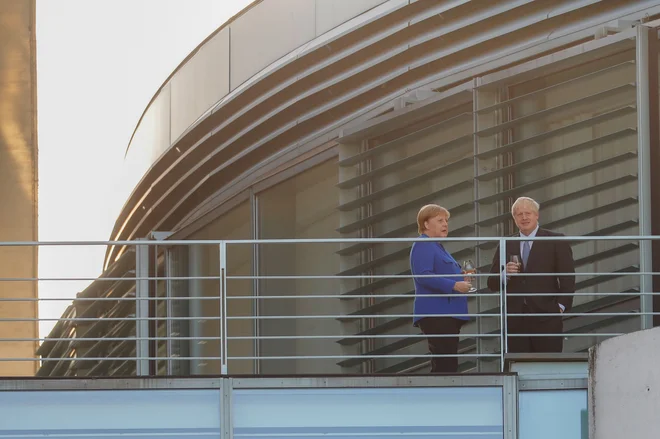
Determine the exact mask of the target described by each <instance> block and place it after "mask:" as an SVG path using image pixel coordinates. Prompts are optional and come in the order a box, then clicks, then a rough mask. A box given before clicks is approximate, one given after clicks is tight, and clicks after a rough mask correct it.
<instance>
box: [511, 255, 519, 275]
mask: <svg viewBox="0 0 660 439" xmlns="http://www.w3.org/2000/svg"><path fill="white" fill-rule="evenodd" d="M509 262H513V263H514V264H516V265H517V266H518V273H520V268H521V267H522V264H521V263H520V256H518V255H511V256H510V257H509Z"/></svg>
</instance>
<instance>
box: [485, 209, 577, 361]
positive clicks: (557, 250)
mask: <svg viewBox="0 0 660 439" xmlns="http://www.w3.org/2000/svg"><path fill="white" fill-rule="evenodd" d="M511 214H512V215H513V219H514V221H515V223H516V226H517V227H518V229H519V235H520V236H521V237H529V238H534V237H537V236H538V237H542V236H563V235H562V234H561V233H555V232H551V231H550V230H546V229H542V228H539V224H538V220H539V204H538V203H537V202H536V201H534V200H533V199H531V198H527V197H520V198H518V199H517V200H516V201H515V203H513V206H512V207H511ZM506 255H507V261H504V262H502V263H506V272H507V273H509V274H512V273H549V275H548V276H511V277H507V285H506V290H507V294H510V293H514V294H525V295H524V296H507V301H506V303H507V313H509V314H541V313H542V314H548V313H556V314H557V315H555V316H537V317H536V316H531V317H509V318H508V319H507V329H508V331H507V332H508V334H562V333H563V332H564V331H563V323H562V316H561V314H560V313H564V312H566V311H569V310H570V309H571V305H572V304H573V293H574V292H575V276H574V275H564V276H559V275H556V274H555V273H575V265H574V261H573V252H572V250H571V246H570V245H569V243H568V241H549V240H548V241H545V240H543V241H536V242H534V241H533V240H530V241H508V242H507V248H506ZM512 256H517V257H518V261H521V263H520V264H518V263H515V262H511V260H512V259H513V258H512ZM490 271H491V273H497V274H499V273H500V250H499V247H498V249H497V251H496V252H495V255H494V257H493V265H492V267H491V270H490ZM499 284H500V278H499V277H495V276H492V277H489V278H488V287H489V288H490V289H491V290H493V291H500V288H499ZM562 349H563V337H562V336H556V337H551V336H536V337H508V352H561V351H562Z"/></svg>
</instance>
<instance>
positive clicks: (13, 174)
mask: <svg viewBox="0 0 660 439" xmlns="http://www.w3.org/2000/svg"><path fill="white" fill-rule="evenodd" d="M0 188H1V190H0V205H1V206H2V208H1V209H0V242H18V241H28V242H29V241H36V240H37V77H36V46H35V1H34V0H17V1H8V0H5V1H0ZM0 277H2V278H8V279H11V278H25V279H28V280H27V281H22V282H11V281H9V282H7V281H5V282H0V320H1V321H0V333H1V334H2V339H3V340H2V341H0V358H28V359H29V358H35V351H36V348H37V345H38V343H37V342H36V341H20V339H33V340H35V339H36V338H37V337H38V328H37V322H36V320H35V319H36V318H37V301H36V299H37V297H38V296H37V282H35V281H34V280H32V279H35V278H36V277H37V248H36V247H7V246H2V247H0ZM16 299H27V300H25V301H22V302H18V301H16ZM11 319H14V320H13V321H12V320H11ZM17 319H26V320H25V321H18V320H17ZM36 366H37V363H36V362H35V361H32V362H30V361H23V362H11V361H2V362H0V376H8V375H9V376H15V375H34V373H35V371H36V369H37V367H36Z"/></svg>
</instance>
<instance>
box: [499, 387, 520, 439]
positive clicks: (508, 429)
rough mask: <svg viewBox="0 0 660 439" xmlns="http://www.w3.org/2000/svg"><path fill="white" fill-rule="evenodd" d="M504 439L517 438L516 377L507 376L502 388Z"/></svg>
mask: <svg viewBox="0 0 660 439" xmlns="http://www.w3.org/2000/svg"><path fill="white" fill-rule="evenodd" d="M502 408H503V411H504V435H503V437H504V439H517V438H518V376H517V375H507V376H505V377H504V383H503V386H502Z"/></svg>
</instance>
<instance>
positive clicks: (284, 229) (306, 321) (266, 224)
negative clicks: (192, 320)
mask: <svg viewBox="0 0 660 439" xmlns="http://www.w3.org/2000/svg"><path fill="white" fill-rule="evenodd" d="M337 172H338V171H337V165H336V163H334V162H333V161H327V162H325V163H323V164H321V165H319V166H315V167H314V168H311V169H309V170H307V171H305V172H303V173H301V174H298V175H296V176H295V177H293V178H290V179H288V180H286V181H284V182H282V183H280V184H278V185H276V186H274V187H272V188H270V189H268V190H266V191H264V192H261V193H259V194H258V206H259V209H258V210H259V238H260V239H278V238H286V239H289V238H300V239H306V238H338V237H339V234H338V233H337V232H336V229H337V227H339V212H338V211H337V203H338V192H337V188H336V184H337V178H338V177H337ZM339 248H340V246H339V245H338V244H315V243H300V244H262V245H260V248H259V274H260V275H262V276H264V275H266V276H334V275H336V274H337V273H338V272H339V271H340V269H339V256H338V254H337V251H338V250H339ZM338 294H340V285H339V282H338V281H337V280H336V279H321V278H313V279H301V278H298V279H291V278H288V279H274V278H269V279H262V280H261V281H260V283H259V296H260V298H261V299H260V300H259V303H258V314H259V315H260V316H267V317H281V316H290V317H291V318H288V319H281V318H267V319H262V320H259V323H258V328H259V329H258V330H259V335H260V336H266V337H285V338H279V339H278V338H268V339H264V340H262V341H261V343H260V344H259V356H260V357H262V358H263V357H300V356H307V357H312V356H338V355H341V347H340V346H339V345H338V344H337V343H336V338H338V336H339V334H341V331H340V323H339V321H338V320H337V319H335V318H323V319H322V318H317V319H312V318H306V317H304V316H314V315H329V316H332V315H339V314H340V307H339V305H340V300H339V299H337V298H327V297H326V298H321V297H319V298H317V297H315V296H321V295H325V296H327V295H338ZM273 296H278V298H275V297H273ZM283 296H289V297H292V298H290V299H287V298H283ZM300 296H306V297H300ZM269 297H273V298H269ZM291 336H329V337H330V338H316V339H313V338H307V339H304V338H295V339H292V338H286V337H291ZM333 336H335V337H336V338H335V339H332V338H331V337H333ZM338 361H339V360H337V359H312V358H308V359H295V360H294V359H273V360H263V359H262V360H261V361H260V362H259V367H260V369H259V373H262V374H278V373H286V374H290V373H310V372H313V373H339V372H340V371H341V370H340V368H339V367H338V366H337V362H338Z"/></svg>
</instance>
